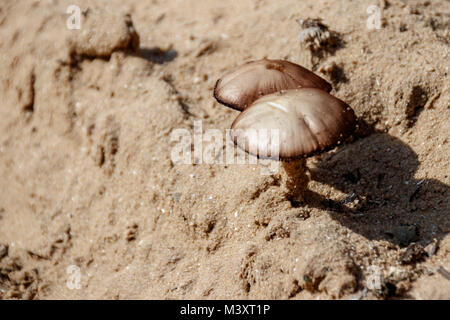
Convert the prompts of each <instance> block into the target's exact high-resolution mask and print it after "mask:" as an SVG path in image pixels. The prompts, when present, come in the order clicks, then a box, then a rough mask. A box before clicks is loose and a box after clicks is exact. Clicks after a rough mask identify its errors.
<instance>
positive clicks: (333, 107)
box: [231, 88, 356, 198]
mask: <svg viewBox="0 0 450 320" xmlns="http://www.w3.org/2000/svg"><path fill="white" fill-rule="evenodd" d="M355 124H356V117H355V114H354V112H353V110H352V109H351V108H350V106H348V105H347V104H346V103H345V102H343V101H341V100H339V99H338V98H336V97H334V96H332V95H330V94H329V93H327V92H325V91H323V90H319V89H315V88H302V89H292V90H286V91H281V92H278V93H274V94H270V95H267V96H264V97H262V98H260V99H258V100H256V101H255V102H254V103H253V104H252V105H251V106H250V107H248V108H247V109H245V110H244V111H243V112H242V113H241V114H240V115H239V116H238V117H237V118H236V120H235V121H234V122H233V124H232V126H231V129H232V130H231V138H232V139H233V141H234V143H235V144H237V145H238V147H239V148H241V149H243V150H244V151H246V152H248V153H251V154H253V155H255V156H257V157H260V158H272V159H278V160H281V163H282V167H283V168H284V172H283V170H282V172H281V180H282V181H281V182H282V183H281V186H282V187H283V188H284V189H285V192H286V195H287V196H288V197H291V198H292V197H300V196H301V193H302V191H303V190H304V189H305V188H306V186H307V183H308V180H309V179H308V177H307V175H306V170H305V159H304V158H305V157H307V156H309V155H312V154H314V153H319V152H322V151H325V150H327V149H330V148H332V147H334V146H336V145H338V144H340V143H342V142H343V141H344V140H345V139H346V138H347V137H348V136H349V135H350V134H351V133H352V132H353V131H354V129H355ZM269 130H277V131H278V134H279V136H278V137H279V139H278V140H279V141H272V138H268V136H269V135H268V134H267V135H260V134H258V133H259V132H264V131H269ZM273 143H278V145H277V150H275V153H274V152H273V150H274V149H271V146H272V147H273ZM269 145H271V146H269Z"/></svg>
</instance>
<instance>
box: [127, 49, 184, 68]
mask: <svg viewBox="0 0 450 320" xmlns="http://www.w3.org/2000/svg"><path fill="white" fill-rule="evenodd" d="M136 56H138V57H140V58H143V59H145V60H148V61H151V62H154V63H157V64H164V63H166V62H171V61H173V60H175V58H176V57H177V56H178V52H177V51H176V50H174V49H171V48H169V49H167V50H163V49H161V48H159V47H154V48H139V50H138V51H137V53H136Z"/></svg>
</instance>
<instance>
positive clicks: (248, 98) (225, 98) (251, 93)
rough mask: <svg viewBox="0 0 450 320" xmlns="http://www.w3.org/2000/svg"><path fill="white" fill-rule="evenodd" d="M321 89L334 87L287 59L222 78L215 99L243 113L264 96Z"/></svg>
mask: <svg viewBox="0 0 450 320" xmlns="http://www.w3.org/2000/svg"><path fill="white" fill-rule="evenodd" d="M297 88H318V89H322V90H325V91H327V92H330V91H331V85H330V84H329V83H328V82H327V81H325V80H324V79H322V78H321V77H319V76H318V75H316V74H314V73H313V72H311V71H309V70H307V69H305V68H303V67H302V66H299V65H297V64H295V63H292V62H289V61H285V60H267V59H263V60H258V61H251V62H247V63H245V64H243V65H241V66H238V67H235V68H233V69H232V70H230V71H229V72H227V73H226V74H225V75H224V76H223V77H222V78H220V79H219V80H218V81H217V83H216V86H215V88H214V97H215V98H216V100H217V101H218V102H220V103H221V104H224V105H226V106H227V107H230V108H233V109H236V110H239V111H243V110H245V108H247V107H248V106H249V105H251V104H252V103H253V102H254V101H255V100H257V99H258V98H260V97H261V96H264V95H267V94H271V93H274V92H278V91H280V90H287V89H297Z"/></svg>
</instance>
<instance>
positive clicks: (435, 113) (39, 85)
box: [0, 0, 450, 299]
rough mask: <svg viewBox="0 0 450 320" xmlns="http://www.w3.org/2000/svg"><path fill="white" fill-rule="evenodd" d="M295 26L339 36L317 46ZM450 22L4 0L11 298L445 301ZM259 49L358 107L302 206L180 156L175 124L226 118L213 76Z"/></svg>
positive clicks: (420, 16) (211, 4)
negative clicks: (310, 23) (370, 22)
mask: <svg viewBox="0 0 450 320" xmlns="http://www.w3.org/2000/svg"><path fill="white" fill-rule="evenodd" d="M71 4H76V5H78V6H79V7H80V8H81V9H82V19H81V29H80V30H69V29H68V28H67V27H66V20H67V19H68V17H69V15H68V14H67V13H66V10H67V7H68V6H69V5H71ZM373 4H375V5H377V6H378V7H379V8H380V9H381V10H382V16H383V19H382V26H381V29H379V30H377V29H375V30H369V29H368V28H367V19H368V17H369V15H368V13H367V11H366V10H367V8H368V7H369V6H370V5H373ZM299 18H304V19H306V18H312V19H314V18H321V19H322V23H323V24H325V25H326V26H328V28H329V33H328V35H329V38H326V39H325V40H326V41H324V42H323V43H322V44H320V45H319V46H318V47H317V48H315V49H314V48H307V47H306V46H305V44H304V43H303V44H302V43H300V41H299V32H300V27H299V24H298V23H297V19H299ZM449 20H450V3H449V2H448V1H446V0H433V1H423V0H420V1H419V0H411V1H402V0H386V1H375V0H371V1H365V0H364V1H344V0H337V1H331V0H329V1H326V0H321V1H297V0H292V1H290V0H289V1H288V0H286V1H284V0H283V1H268V0H239V1H237V0H236V1H234V0H232V1H227V2H224V1H218V0H217V1H213V0H207V1H197V0H183V1H175V0H171V1H162V0H153V1H143V0H130V1H126V2H125V1H119V0H109V1H106V0H91V1H76V0H73V1H62V0H59V1H58V0H53V1H50V0H42V1H32V0H17V1H8V0H1V1H0V39H1V41H0V70H1V71H0V177H1V178H0V298H3V299H8V298H19V299H25V298H27V299H51V298H58V299H66V298H74V299H85V298H95V299H117V298H118V299H129V298H138V299H154V298H175V299H178V298H188V299H192V298H196V299H217V298H222V299H231V298H244V299H245V298H256V299H260V298H263V299H268V298H270V299H288V298H292V299H336V298H339V299H384V298H406V299H410V298H412V299H450V280H449V275H448V272H449V271H450V236H449V231H450V163H449V157H450V143H449V132H450V121H449V119H450V105H449V101H450V75H449V66H450V63H449V61H450V50H449V45H450V41H449V37H450V31H449V29H450V24H449ZM328 40H329V41H328ZM264 57H267V58H270V59H288V60H290V61H292V62H295V63H300V64H302V65H303V66H304V67H306V68H308V69H311V70H313V71H314V72H316V73H317V74H318V75H320V76H322V77H324V78H325V79H327V80H328V81H329V82H330V83H332V84H333V88H334V89H333V91H332V94H334V95H335V96H337V97H339V98H340V99H342V100H344V101H346V102H347V103H348V104H349V105H351V106H352V108H353V109H354V110H355V113H356V114H357V116H358V117H359V128H358V130H357V132H356V133H355V134H354V136H353V137H352V138H351V139H350V141H348V142H347V143H346V144H344V145H343V146H341V147H339V148H337V149H335V150H332V151H329V152H327V153H325V154H322V155H320V156H315V157H312V158H309V159H308V160H307V166H308V168H309V171H310V173H309V174H310V176H311V182H310V183H309V185H308V188H307V191H306V193H305V194H304V200H303V201H298V202H296V201H292V200H291V201H289V200H287V199H286V197H285V194H284V193H283V190H281V188H280V183H279V180H280V177H279V176H278V175H261V174H259V172H258V171H259V169H260V168H259V167H258V166H255V165H237V164H236V165H227V166H224V165H217V164H213V165H208V164H204V163H202V164H196V165H180V164H174V163H173V162H172V161H171V150H172V147H173V145H174V143H173V142H171V133H172V132H173V130H174V129H177V128H185V129H188V130H191V131H192V130H193V127H194V121H198V120H202V125H203V130H206V129H210V128H214V129H219V130H221V131H223V132H224V131H225V130H226V129H228V128H229V127H230V125H231V123H232V122H233V120H234V119H235V118H236V116H237V115H238V112H237V111H234V110H231V109H229V108H226V107H224V106H222V105H220V104H218V103H217V102H216V101H215V100H214V98H213V97H212V91H213V88H214V85H215V82H216V80H217V79H218V78H219V77H220V76H221V75H222V74H223V73H224V72H225V71H226V70H228V69H229V68H231V67H234V66H236V65H239V64H241V63H243V62H245V61H248V60H256V59H261V58H264ZM74 267H75V269H74ZM77 268H78V269H77ZM74 270H75V271H74ZM77 270H78V271H79V272H80V273H77ZM78 275H79V276H80V277H79V278H78V277H77V276H78ZM78 279H79V282H77V280H78ZM78 284H79V286H78Z"/></svg>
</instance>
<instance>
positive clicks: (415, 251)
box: [400, 243, 425, 264]
mask: <svg viewBox="0 0 450 320" xmlns="http://www.w3.org/2000/svg"><path fill="white" fill-rule="evenodd" d="M424 256H425V250H424V249H423V247H422V246H421V245H419V244H417V243H411V244H410V245H409V246H408V247H407V248H406V249H405V250H404V251H403V253H402V254H401V255H400V263H401V264H413V263H416V262H418V261H420V260H422V259H423V258H424Z"/></svg>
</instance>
